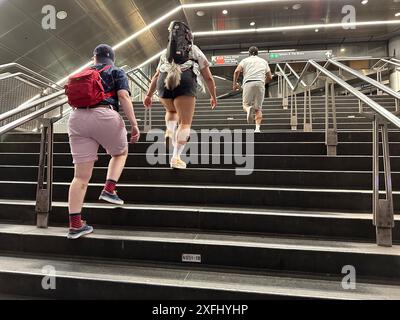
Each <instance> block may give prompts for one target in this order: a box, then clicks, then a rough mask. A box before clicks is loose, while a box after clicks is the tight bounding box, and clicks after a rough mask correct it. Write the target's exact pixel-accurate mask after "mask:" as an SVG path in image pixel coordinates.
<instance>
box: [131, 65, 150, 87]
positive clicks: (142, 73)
mask: <svg viewBox="0 0 400 320" xmlns="http://www.w3.org/2000/svg"><path fill="white" fill-rule="evenodd" d="M134 72H139V73H140V74H141V75H142V76H143V78H145V79H146V80H147V81H148V82H149V83H150V82H151V79H150V78H149V77H148V76H147V74H145V73H144V72H143V71H142V69H140V68H139V69H134V70H132V71H131V72H130V73H134Z"/></svg>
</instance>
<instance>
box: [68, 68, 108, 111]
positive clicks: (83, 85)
mask: <svg viewBox="0 0 400 320" xmlns="http://www.w3.org/2000/svg"><path fill="white" fill-rule="evenodd" d="M109 68H111V66H106V67H104V68H103V69H101V70H97V69H96V68H93V67H91V68H88V69H85V70H83V71H82V72H80V73H77V74H74V75H73V76H71V77H70V78H69V79H68V82H67V84H66V85H65V86H64V89H65V94H66V95H67V97H68V104H69V105H70V106H71V107H75V108H87V107H91V106H95V105H97V104H99V103H100V102H102V101H103V100H105V99H108V98H110V97H112V96H113V95H114V94H115V91H111V92H108V93H105V92H104V87H103V84H102V83H101V76H100V73H101V72H103V71H105V70H107V69H109Z"/></svg>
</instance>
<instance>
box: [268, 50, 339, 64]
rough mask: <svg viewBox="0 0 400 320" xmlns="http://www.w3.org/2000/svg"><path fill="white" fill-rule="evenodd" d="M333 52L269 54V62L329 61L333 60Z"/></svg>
mask: <svg viewBox="0 0 400 320" xmlns="http://www.w3.org/2000/svg"><path fill="white" fill-rule="evenodd" d="M332 56H333V54H332V50H319V51H286V52H279V53H268V58H267V60H268V62H287V61H308V60H310V59H313V60H319V61H320V60H327V59H330V58H332Z"/></svg>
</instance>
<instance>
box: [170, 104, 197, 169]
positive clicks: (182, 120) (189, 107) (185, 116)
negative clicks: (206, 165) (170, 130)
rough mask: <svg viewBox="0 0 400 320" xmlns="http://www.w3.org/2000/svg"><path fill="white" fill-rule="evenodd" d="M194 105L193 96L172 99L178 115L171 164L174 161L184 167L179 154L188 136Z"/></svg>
mask: <svg viewBox="0 0 400 320" xmlns="http://www.w3.org/2000/svg"><path fill="white" fill-rule="evenodd" d="M195 105H196V98H195V97H189V96H181V97H178V98H176V99H175V100H174V106H175V109H176V110H177V112H178V117H179V128H178V130H177V132H176V137H177V141H176V145H175V147H174V155H173V158H172V161H171V164H174V163H175V162H176V164H177V166H178V167H185V164H184V162H183V161H182V160H181V155H182V152H183V150H184V149H185V146H186V144H187V142H188V139H189V137H190V128H191V126H192V121H193V115H194V110H195Z"/></svg>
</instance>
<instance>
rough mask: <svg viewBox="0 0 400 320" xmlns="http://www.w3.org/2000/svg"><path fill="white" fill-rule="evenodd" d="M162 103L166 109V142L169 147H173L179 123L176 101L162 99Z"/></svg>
mask: <svg viewBox="0 0 400 320" xmlns="http://www.w3.org/2000/svg"><path fill="white" fill-rule="evenodd" d="M160 102H161V104H162V105H163V106H164V108H165V126H166V128H167V130H166V132H165V142H166V144H167V146H168V147H172V146H173V145H174V144H175V134H176V130H177V125H178V121H179V119H178V113H177V112H176V109H175V106H174V100H172V99H160ZM167 140H168V141H167Z"/></svg>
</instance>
